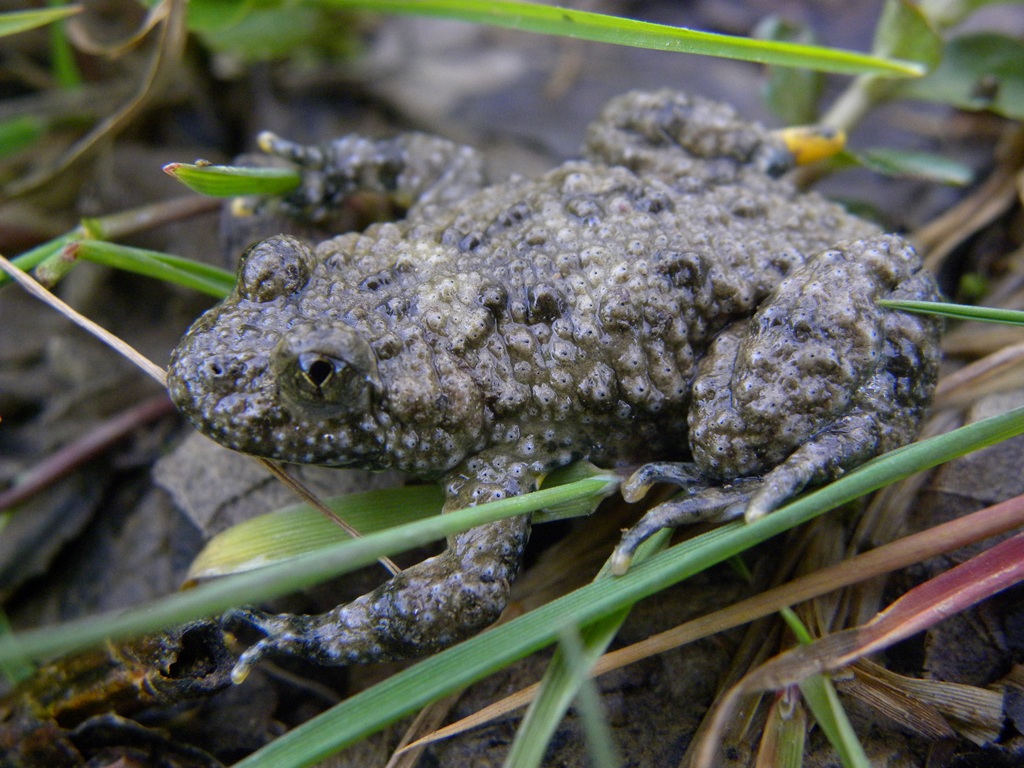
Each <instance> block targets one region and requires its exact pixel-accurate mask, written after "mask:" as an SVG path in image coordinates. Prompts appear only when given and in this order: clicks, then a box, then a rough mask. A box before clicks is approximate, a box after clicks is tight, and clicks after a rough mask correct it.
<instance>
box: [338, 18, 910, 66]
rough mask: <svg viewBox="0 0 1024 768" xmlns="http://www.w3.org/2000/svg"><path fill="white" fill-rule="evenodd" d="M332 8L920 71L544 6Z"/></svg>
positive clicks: (747, 57)
mask: <svg viewBox="0 0 1024 768" xmlns="http://www.w3.org/2000/svg"><path fill="white" fill-rule="evenodd" d="M320 2H321V4H323V5H324V6H327V7H332V8H345V9H352V10H362V11H370V12H378V13H393V14H408V15H414V16H433V17H438V18H446V19H455V20H459V21H466V22H473V23H476V24H488V25H491V26H497V27H508V28H512V29H519V30H523V31H526V32H534V33H537V34H542V35H559V36H563V37H574V38H579V39H581V40H595V41H598V42H605V43H616V44H618V45H628V46H632V47H634V48H650V49H653V50H659V51H674V52H677V53H697V54H703V55H706V56H723V57H726V58H731V59H740V60H742V61H754V62H758V63H761V64H778V65H782V66H790V67H807V68H809V69H817V70H820V71H822V72H836V73H843V74H853V75H857V74H873V75H877V76H881V77H886V76H889V77H916V76H919V75H921V74H923V73H924V69H923V68H922V67H921V66H920V65H919V64H917V63H916V62H910V61H899V60H896V59H890V58H886V57H880V56H873V55H868V54H861V53H854V52H851V51H841V50H836V49H833V48H822V47H818V46H809V45H800V44H797V43H788V42H779V41H767V40H754V39H751V38H747V37H734V36H731V35H721V34H716V33H713V32H701V31H697V30H692V29H685V28H682V27H671V26H667V25H664V24H652V23H650V22H644V21H635V20H633V19H624V18H620V17H615V16H606V15H603V14H599V13H592V12H589V11H577V10H573V9H569V8H561V7H558V6H553V5H546V4H542V3H523V2H512V0H489V2H486V3H481V2H479V0H415V1H414V2H410V0H320Z"/></svg>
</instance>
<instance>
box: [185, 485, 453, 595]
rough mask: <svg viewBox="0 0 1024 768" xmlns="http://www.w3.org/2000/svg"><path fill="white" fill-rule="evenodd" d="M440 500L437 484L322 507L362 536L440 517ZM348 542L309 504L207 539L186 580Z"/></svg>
mask: <svg viewBox="0 0 1024 768" xmlns="http://www.w3.org/2000/svg"><path fill="white" fill-rule="evenodd" d="M443 501H444V495H443V494H442V493H441V489H440V488H439V487H438V486H436V485H408V486H405V487H404V488H388V489H386V490H378V491H366V492H364V493H350V494H347V495H345V496H337V497H335V498H333V499H325V500H324V504H326V505H327V506H328V508H330V510H331V511H332V512H334V513H335V514H336V515H338V516H339V517H341V518H342V519H343V520H344V521H345V522H346V523H348V524H349V525H351V526H352V527H353V528H355V529H356V530H357V531H359V532H360V533H362V534H364V535H365V534H369V533H375V532H376V531H383V530H386V529H388V528H393V527H395V526H396V525H399V524H401V523H408V522H410V521H414V520H422V519H423V518H425V517H433V516H436V515H439V514H440V513H441V504H442V502H443ZM350 538H351V537H350V536H349V535H348V533H346V532H345V530H344V529H342V528H341V527H340V526H338V525H337V524H336V523H335V522H334V521H333V520H330V519H329V518H327V517H326V516H324V515H323V513H321V512H320V511H319V510H316V509H313V507H311V506H309V505H308V504H296V505H294V506H291V507H287V508H285V509H279V510H277V511H276V512H270V513H269V514H266V515H260V516H258V517H254V518H252V519H251V520H246V521H245V522H242V523H239V524H238V525H234V526H232V527H231V528H228V529H227V530H226V531H223V532H221V533H219V534H217V535H216V536H214V537H213V538H212V539H210V540H209V541H208V542H207V543H206V546H205V547H203V549H202V551H201V552H200V553H199V554H198V555H197V556H196V558H195V560H193V561H192V565H191V567H190V568H189V571H188V578H189V579H204V578H211V577H213V576H226V575H228V574H231V573H241V572H242V571H249V570H252V569H254V568H260V567H263V566H265V565H267V564H269V563H273V562H276V561H279V560H284V559H287V558H293V557H297V556H299V555H302V554H305V553H307V552H315V551H316V550H318V549H323V548H324V547H326V546H330V545H332V544H339V543H341V542H343V541H347V540H349V539H350Z"/></svg>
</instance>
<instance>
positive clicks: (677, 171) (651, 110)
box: [583, 90, 796, 189]
mask: <svg viewBox="0 0 1024 768" xmlns="http://www.w3.org/2000/svg"><path fill="white" fill-rule="evenodd" d="M583 151H584V154H586V156H587V157H588V158H590V159H593V160H596V161H598V162H602V163H607V164H609V165H622V166H625V167H626V168H629V169H631V170H632V171H634V172H635V173H636V174H637V175H639V176H641V177H645V176H650V175H655V176H662V177H666V176H667V177H678V178H679V179H680V184H681V187H680V188H681V189H688V188H693V186H694V185H698V186H699V185H701V184H702V183H704V182H702V179H704V180H705V182H706V183H709V184H716V183H720V182H721V181H722V180H723V179H724V178H726V177H728V176H729V175H730V174H731V171H730V167H731V168H736V167H739V166H750V167H753V168H755V169H757V170H758V171H760V172H762V173H767V174H769V175H772V176H778V175H780V174H782V173H784V172H785V171H787V170H789V169H790V168H792V167H793V166H794V165H795V164H796V159H795V158H794V156H793V154H792V153H791V152H790V151H789V150H788V149H787V148H786V146H785V143H784V142H783V141H782V139H781V138H779V137H778V136H776V135H775V134H773V133H772V132H770V131H768V130H767V129H765V128H764V127H763V126H761V125H758V124H756V123H751V122H749V121H747V120H743V119H742V118H741V117H740V116H739V114H738V113H737V112H736V110H735V109H733V108H732V107H731V106H729V105H727V104H721V103H719V102H716V101H711V100H709V99H704V98H701V97H699V96H690V95H687V94H685V93H679V92H677V91H671V90H661V91H654V92H650V93H649V92H645V91H632V92H630V93H626V94H623V95H622V96H618V97H616V98H614V99H612V100H611V101H609V102H608V104H607V106H606V107H605V108H604V109H603V110H602V112H601V115H600V117H599V118H598V119H597V120H596V121H594V122H593V123H592V124H591V125H590V127H589V128H588V130H587V138H586V143H585V144H584V147H583ZM709 161H710V162H709ZM705 177H706V179H705Z"/></svg>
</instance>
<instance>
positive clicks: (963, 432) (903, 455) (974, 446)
mask: <svg viewBox="0 0 1024 768" xmlns="http://www.w3.org/2000/svg"><path fill="white" fill-rule="evenodd" d="M1022 432H1024V408H1018V409H1016V410H1013V411H1009V412H1007V413H1005V414H1001V415H999V416H993V417H990V418H988V419H985V420H983V421H979V422H976V423H975V424H970V425H968V426H965V427H961V428H960V429H958V430H955V431H954V432H951V433H949V434H946V435H940V436H938V437H934V438H929V439H928V440H924V441H921V442H920V443H915V444H913V445H910V446H906V447H904V448H901V449H899V450H897V451H893V452H891V453H890V454H888V455H887V456H886V457H883V458H881V459H878V460H876V461H874V462H871V463H870V465H869V466H866V467H865V468H863V469H858V470H856V471H854V472H851V473H850V474H849V475H847V476H846V477H844V478H842V479H841V480H839V481H837V482H835V483H832V484H831V485H829V486H827V487H825V488H822V489H821V490H818V491H815V492H813V493H810V494H807V495H806V496H804V497H802V498H800V499H798V500H797V501H795V502H793V503H791V504H789V505H787V506H786V507H785V508H783V509H780V510H779V511H777V512H774V513H772V514H771V515H768V516H767V517H764V518H762V519H760V520H757V521H756V522H754V523H750V524H744V523H731V524H729V525H725V526H722V527H721V528H718V529H715V530H713V531H710V532H708V533H706V534H703V535H701V536H699V537H697V538H694V539H691V540H689V541H686V542H683V543H682V544H679V545H677V546H675V547H672V548H671V549H668V550H666V551H665V552H662V553H661V554H659V555H657V556H655V557H653V558H652V559H651V560H649V561H647V562H646V563H642V564H640V565H639V566H637V567H636V568H633V569H631V570H630V571H629V572H628V573H626V574H625V575H624V576H620V577H617V578H614V579H603V580H601V581H598V582H595V583H593V584H590V585H588V586H586V587H583V588H581V589H579V590H577V591H575V592H573V593H572V594H570V595H566V596H565V597H562V598H559V599H558V600H555V601H553V602H551V603H549V604H547V605H545V606H543V607H541V608H539V609H537V610H535V611H532V612H530V613H528V614H526V615H525V616H522V617H520V618H518V619H516V620H514V621H511V622H509V623H508V624H505V625H503V626H500V627H495V628H493V629H491V630H489V631H488V632H485V633H483V634H481V635H479V636H477V637H474V638H472V639H470V640H467V641H466V642H464V643H462V644H460V645H458V646H456V647H454V648H450V649H448V650H446V651H444V652H442V653H440V654H438V655H436V656H433V657H431V658H429V659H426V660H425V661H422V662H420V663H419V664H417V665H416V666H414V667H411V668H409V669H407V670H405V671H403V672H401V673H399V674H397V675H395V676H394V677H391V678H389V679H387V680H385V681H384V682H382V683H380V684H379V685H376V686H374V687H373V688H371V689H369V690H366V691H363V692H362V693H359V694H357V695H356V696H353V697H351V698H350V699H347V700H346V701H344V702H342V703H341V704H339V705H338V706H336V707H334V708H332V709H331V710H329V711H328V712H325V713H324V714H322V715H320V716H319V717H316V718H314V719H313V720H310V721H308V722H306V723H304V724H303V725H301V726H299V727H298V728H296V729H294V730H293V731H291V732H289V733H288V734H287V735H285V736H283V737H282V738H280V739H278V740H277V741H274V742H273V743H271V744H268V745H267V746H266V747H264V748H263V749H261V750H259V751H258V752H255V753H253V754H252V755H250V756H249V757H248V758H246V759H245V760H242V761H241V762H240V763H238V764H237V765H236V768H296V767H297V766H309V765H313V764H315V763H316V762H317V761H318V760H321V759H323V758H325V757H326V756H328V755H330V754H332V753H333V752H336V751H337V750H339V749H342V748H344V747H346V746H349V745H351V744H353V743H355V742H357V741H359V740H360V739H362V738H364V737H366V736H368V735H369V734H371V733H374V732H376V731H378V730H380V729H382V728H384V727H386V726H387V725H389V724H391V723H393V722H395V721H396V720H398V719H399V718H401V717H403V716H405V715H408V714H411V713H413V712H415V711H416V710H418V709H420V708H421V707H423V706H425V705H426V704H429V703H430V702H431V701H433V700H435V699H437V698H439V697H441V696H444V695H446V694H448V693H451V692H452V691H455V690H458V689H460V688H463V687H465V686H466V685H469V684H471V683H473V682H475V681H477V680H480V679H482V678H483V677H486V676H487V675H488V674H490V673H492V672H493V671H495V670H497V669H500V668H501V667H503V666H505V665H507V664H510V663H512V662H513V661H516V660H518V659H520V658H523V657H524V656H527V655H529V654H530V653H533V652H534V651H536V650H539V649H540V648H542V647H544V646H545V645H548V644H550V643H551V642H554V641H555V640H557V637H558V628H559V627H562V626H565V624H566V623H567V622H571V623H575V624H577V625H580V626H583V625H586V624H589V623H590V622H592V621H595V620H599V619H601V618H602V617H605V616H607V615H609V614H610V613H612V612H614V611H617V610H619V609H621V608H622V607H624V606H626V605H629V604H631V603H633V602H635V601H637V600H640V599H643V598H644V597H648V596H650V595H653V594H656V593H657V592H659V591H661V590H662V589H665V588H667V587H669V586H671V585H672V584H675V583H677V582H679V581H682V580H683V579H685V578H688V577H689V576H692V575H693V574H695V573H698V572H699V571H701V570H703V569H705V568H707V567H710V566H711V565H713V564H715V563H718V562H721V561H722V560H725V559H726V558H728V557H731V556H733V555H735V554H737V553H739V552H742V551H744V550H746V549H749V548H750V547H752V546H754V545H756V544H759V543H761V542H763V541H765V540H767V539H768V538H771V537H772V536H775V535H777V534H779V533H781V532H783V531H785V530H788V529H789V528H791V527H793V526H795V525H799V524H800V523H803V522H806V521H807V520H810V519H812V518H813V517H815V516H817V515H820V514H823V513H824V512H825V511H827V510H829V509H833V508H835V507H837V506H839V505H841V504H844V503H846V502H848V501H852V500H853V499H856V498H858V497H860V496H863V495H864V494H866V493H870V492H871V491H874V490H877V489H878V488H881V487H882V486H884V485H887V484H889V483H891V482H895V481H896V480H901V479H903V478H904V477H908V476H909V475H911V474H913V473H914V472H918V471H921V470H924V469H928V468H930V467H933V466H936V465H937V464H941V463H942V462H944V461H948V460H950V459H952V458H955V457H957V456H961V455H963V454H965V453H968V452H970V451H972V450H978V449H980V448H983V447H986V446H988V445H992V444H994V443H997V442H999V441H1001V440H1005V439H1007V438H1009V437H1012V436H1013V435H1016V434H1020V433H1022ZM0 658H2V656H0Z"/></svg>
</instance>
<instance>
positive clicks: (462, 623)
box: [225, 458, 536, 682]
mask: <svg viewBox="0 0 1024 768" xmlns="http://www.w3.org/2000/svg"><path fill="white" fill-rule="evenodd" d="M515 470H516V467H514V466H513V467H511V468H508V467H505V466H501V467H499V468H495V466H494V465H492V464H490V463H488V462H485V461H484V460H482V459H479V458H475V459H470V460H468V461H467V462H465V463H464V464H463V466H462V467H460V468H457V469H456V470H455V471H454V472H453V473H452V474H451V475H450V476H449V477H450V481H449V487H448V501H447V502H446V504H445V511H452V510H454V509H460V508H462V507H467V506H473V505H476V504H482V503H484V502H487V501H494V500H497V499H501V498H506V497H508V496H515V495H519V494H521V493H525V492H526V491H528V490H532V489H533V487H535V485H536V478H535V477H532V476H529V475H527V474H525V473H522V472H517V471H515ZM469 477H472V479H469V480H467V478H469ZM529 533H530V522H529V517H528V516H522V517H514V518H506V519H504V520H499V521H497V522H494V523H490V524H488V525H482V526H480V527H478V528H473V529H471V530H469V531H466V532H464V533H460V534H458V535H456V536H453V537H451V538H450V539H449V540H448V548H447V549H446V550H445V551H444V552H443V553H441V554H440V555H438V556H436V557H432V558H429V559H427V560H424V561H423V562H421V563H418V564H416V565H414V566H412V567H411V568H407V569H406V570H404V571H402V572H401V573H399V574H397V575H396V576H394V577H392V578H391V579H390V580H389V581H388V582H386V583H385V584H382V585H381V586H380V587H378V588H377V589H375V590H373V591H372V592H370V593H368V594H366V595H363V596H362V597H360V598H358V599H357V600H354V601H353V602H351V603H348V604H346V605H341V606H338V607H337V608H335V609H334V610H332V611H328V612H327V613H323V614H319V615H316V616H300V615H291V614H281V615H272V614H267V613H264V612H262V611H256V610H253V609H242V610H238V611H234V612H232V613H231V614H229V615H228V616H227V617H226V618H225V621H226V622H227V623H228V624H232V625H237V624H245V625H249V626H252V627H255V628H256V629H259V630H260V631H262V632H265V633H266V637H265V638H263V639H262V640H260V641H259V642H258V643H256V644H255V645H253V646H252V647H251V648H249V649H248V650H246V651H245V652H244V653H243V654H242V656H241V658H240V659H239V661H238V664H237V665H236V666H235V669H234V671H233V673H232V677H233V678H234V679H235V681H236V682H238V681H240V680H241V679H244V677H245V676H246V675H247V674H248V671H249V670H250V669H251V668H252V667H253V666H254V665H255V664H256V663H257V662H258V661H259V660H260V659H262V658H264V657H265V656H268V655H278V654H281V655H289V656H297V657H300V658H303V659H307V660H309V661H312V662H314V663H317V664H323V665H328V666H344V665H348V664H357V663H365V662H372V661H387V660H395V659H407V658H413V657H416V656H421V655H424V654H427V653H432V652H435V651H439V650H442V649H443V648H446V647H448V646H449V645H452V644H454V643H456V642H458V641H460V640H463V639H465V638H466V637H469V636H470V635H473V634H475V633H476V632H479V631H480V630H481V629H484V628H485V627H487V626H488V625H490V624H491V623H493V622H494V621H495V620H496V619H497V618H498V616H499V615H500V614H501V612H502V610H504V608H505V606H506V604H507V603H508V599H509V590H510V587H511V583H512V581H513V579H514V578H515V576H516V574H517V573H518V571H519V565H520V561H521V559H522V554H523V549H524V548H525V547H526V542H527V539H528V538H529Z"/></svg>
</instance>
